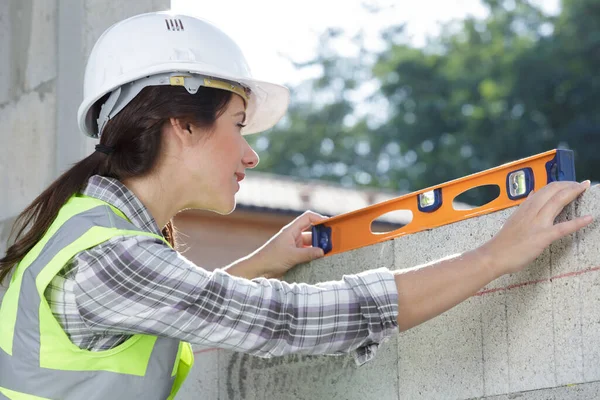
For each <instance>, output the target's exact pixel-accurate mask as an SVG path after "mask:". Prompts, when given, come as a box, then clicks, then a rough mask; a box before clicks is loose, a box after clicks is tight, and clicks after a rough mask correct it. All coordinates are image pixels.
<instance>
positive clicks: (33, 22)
mask: <svg viewBox="0 0 600 400" xmlns="http://www.w3.org/2000/svg"><path fill="white" fill-rule="evenodd" d="M32 3H33V5H32V12H31V16H30V21H28V22H29V24H28V26H29V27H30V29H31V30H30V35H29V43H28V47H27V69H26V71H25V91H26V92H27V91H30V90H33V89H34V88H36V87H38V86H39V85H40V84H42V83H43V82H47V81H49V80H51V79H54V78H56V65H57V47H56V26H57V22H56V7H57V5H56V0H33V2H32Z"/></svg>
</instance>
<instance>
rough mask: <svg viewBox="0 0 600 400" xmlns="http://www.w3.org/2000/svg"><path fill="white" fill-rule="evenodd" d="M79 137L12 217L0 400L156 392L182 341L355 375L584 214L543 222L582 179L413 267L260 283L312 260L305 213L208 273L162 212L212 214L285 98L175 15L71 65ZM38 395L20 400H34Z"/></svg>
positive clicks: (161, 391) (229, 201)
mask: <svg viewBox="0 0 600 400" xmlns="http://www.w3.org/2000/svg"><path fill="white" fill-rule="evenodd" d="M84 88H85V90H84V97H85V98H84V101H83V103H82V105H81V107H80V110H79V114H78V118H79V126H80V128H81V130H82V131H83V132H84V133H86V134H88V135H89V136H92V137H98V138H99V139H100V140H99V144H98V145H97V146H96V151H95V152H94V153H92V154H91V155H89V156H88V157H87V158H85V159H84V160H82V161H80V162H79V163H77V164H76V165H75V166H73V167H72V168H71V169H70V170H69V171H67V172H66V173H65V174H64V175H62V176H61V177H60V178H58V179H57V180H56V181H55V182H54V183H53V184H52V185H51V186H50V187H49V188H48V189H46V190H45V191H44V192H43V193H42V194H41V195H40V196H39V197H38V198H37V199H35V200H34V201H33V203H32V204H31V205H30V206H29V207H27V208H26V209H25V210H24V211H23V213H22V214H21V215H20V217H19V219H18V221H17V223H16V225H15V226H16V227H17V235H16V241H15V243H14V245H12V246H11V247H10V248H9V249H8V251H7V254H6V256H5V257H4V258H2V259H1V260H0V271H1V273H0V278H5V277H6V276H7V275H8V274H9V273H10V274H11V276H12V277H11V278H10V284H9V287H8V291H7V293H6V295H5V297H4V301H3V304H2V308H1V309H0V321H1V323H0V371H1V374H0V393H2V395H4V396H5V397H8V398H14V399H23V398H27V399H29V398H35V399H39V398H45V399H57V398H60V399H79V398H83V397H85V398H87V399H105V398H108V397H109V396H110V397H112V398H119V399H121V398H123V399H132V398H144V399H165V398H173V397H174V396H175V394H176V392H177V390H178V388H179V387H180V385H181V383H182V382H183V380H184V379H185V375H186V374H187V371H188V370H189V368H190V367H191V364H192V359H193V354H192V351H191V348H190V345H189V343H197V344H202V345H207V346H211V347H220V348H226V349H230V350H234V351H240V352H245V353H250V354H253V355H256V356H261V357H271V356H280V355H284V354H289V353H294V352H296V353H304V354H334V353H347V352H352V353H353V354H354V356H355V359H356V361H357V363H358V364H362V363H365V362H367V361H369V360H370V359H371V358H372V357H373V356H374V354H375V351H376V349H377V346H378V344H379V343H381V342H382V341H383V340H385V339H386V338H388V337H389V336H391V335H394V334H396V333H397V332H398V330H406V329H409V328H411V327H413V326H415V325H417V324H419V323H421V322H423V321H426V320H428V319H430V318H432V317H434V316H436V315H438V314H440V313H442V312H444V311H446V310H448V309H449V308H451V307H453V306H454V305H456V304H458V303H460V302H461V301H463V300H465V299H467V298H468V297H470V296H471V295H473V294H474V293H476V292H477V291H478V290H479V289H480V288H482V287H483V286H485V285H486V284H488V283H489V282H491V281H492V280H494V279H496V278H498V277H500V276H502V275H504V274H507V273H513V272H517V271H519V270H521V269H522V268H524V266H525V265H527V264H529V263H530V262H531V261H533V260H534V259H535V258H536V257H537V256H538V255H539V254H540V253H541V252H542V251H543V250H544V248H546V247H547V246H548V245H549V244H550V243H552V242H553V241H555V240H557V239H559V238H561V237H563V236H565V235H568V234H570V233H572V232H575V231H576V230H578V229H580V228H582V227H584V226H586V225H587V224H589V223H590V222H591V220H592V219H591V217H584V218H579V219H575V220H572V221H568V222H563V223H561V224H558V225H553V222H554V219H555V217H556V216H557V215H558V213H559V212H560V211H561V210H562V209H563V207H564V206H565V205H567V204H568V203H570V202H571V201H573V200H574V199H575V198H576V197H577V196H578V195H580V194H581V193H582V192H583V191H584V190H586V188H587V187H588V186H589V182H585V183H583V184H578V183H574V182H560V183H552V184H550V185H548V186H546V187H544V188H543V189H542V190H540V191H539V192H538V193H536V194H534V195H532V196H530V197H529V198H528V199H527V201H525V202H524V203H523V204H522V205H521V206H520V207H519V208H518V209H517V210H516V212H515V213H514V214H513V216H512V217H511V218H510V219H509V220H508V221H507V222H506V224H505V225H504V227H503V228H502V230H501V231H500V232H499V233H498V234H497V236H495V237H494V238H493V239H491V240H490V241H489V242H487V243H485V244H484V245H482V246H481V247H480V248H477V249H474V250H473V251H471V252H468V253H465V254H462V255H461V256H459V257H456V258H453V259H449V260H444V261H440V262H438V263H434V264H432V265H430V266H427V267H426V268H415V269H411V270H404V271H398V272H391V271H389V270H387V269H384V268H382V269H377V270H369V271H365V272H363V273H361V274H357V275H346V276H344V277H343V278H342V279H341V280H340V281H334V282H325V283H321V284H317V285H306V284H293V285H292V284H288V283H286V282H282V281H279V280H276V279H268V278H266V277H278V276H281V275H282V274H284V273H285V272H286V271H287V270H288V269H290V268H291V267H293V266H294V265H296V264H298V263H303V262H307V261H310V260H313V259H315V258H318V257H321V256H322V255H323V254H322V251H321V250H320V249H318V248H312V247H310V246H309V243H310V233H308V232H304V231H305V230H306V229H307V228H308V227H309V226H310V225H311V224H313V223H316V222H319V221H320V220H322V218H323V217H321V216H319V215H317V214H314V213H311V212H307V213H305V214H303V215H302V216H301V217H299V218H297V219H296V220H295V221H293V222H292V223H290V224H289V225H288V226H286V227H284V228H283V229H282V230H281V231H280V232H279V233H278V234H277V235H276V236H275V237H273V238H272V239H271V240H270V241H269V242H268V243H267V244H265V245H264V246H263V247H261V248H260V249H259V250H257V251H256V252H255V253H253V254H252V255H250V256H248V257H247V258H245V259H242V260H240V261H238V262H236V263H234V264H232V265H230V266H227V267H225V268H222V269H217V270H215V271H212V272H209V271H206V270H203V269H201V268H199V267H197V266H195V265H194V264H193V263H191V262H190V261H188V260H186V259H185V258H184V257H183V256H181V255H180V254H179V253H178V252H177V251H176V250H175V249H174V248H175V237H174V231H173V226H172V222H171V219H172V218H173V216H174V215H175V214H177V213H178V212H179V211H181V210H184V209H188V208H199V209H206V210H212V211H215V212H217V213H221V214H227V213H230V212H231V211H232V210H233V209H234V208H235V193H236V192H237V190H238V189H239V182H240V181H241V180H242V179H243V178H244V173H245V170H246V169H249V168H254V167H255V166H256V165H257V163H258V157H257V155H256V153H255V152H254V151H253V150H252V149H251V148H250V147H249V145H248V143H247V142H246V140H245V139H244V136H243V135H244V134H250V133H254V132H259V131H262V130H265V129H268V128H270V127H271V126H273V125H274V124H275V123H276V122H277V121H278V120H279V119H280V117H281V116H282V115H283V113H284V112H285V110H286V108H287V104H288V97H289V96H288V93H287V90H286V89H285V88H283V87H281V86H278V85H274V84H269V83H265V82H258V81H256V80H254V79H252V77H251V75H250V73H249V69H248V67H247V64H246V62H245V60H244V57H243V55H242V53H241V51H240V50H239V48H238V47H237V46H236V45H235V43H233V41H232V40H231V39H230V38H228V37H227V36H226V35H225V34H224V33H223V32H221V31H220V30H219V29H217V28H216V27H214V26H212V25H210V24H208V23H206V22H204V21H202V20H199V19H195V18H192V17H189V16H184V15H178V16H173V15H169V14H162V13H151V14H144V15H140V16H136V17H133V18H130V19H127V20H125V21H122V22H120V23H118V24H116V25H114V26H112V27H111V28H109V29H108V30H107V31H106V32H105V33H104V34H103V35H102V37H100V39H99V40H98V42H97V43H96V45H95V47H94V49H93V50H92V53H91V55H90V58H89V60H88V65H87V69H86V75H85V82H84ZM36 396H37V397H36Z"/></svg>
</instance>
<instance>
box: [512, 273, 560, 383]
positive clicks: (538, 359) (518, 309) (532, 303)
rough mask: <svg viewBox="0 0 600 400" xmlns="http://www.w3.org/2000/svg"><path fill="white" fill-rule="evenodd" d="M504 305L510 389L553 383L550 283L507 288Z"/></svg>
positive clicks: (553, 361) (553, 364)
mask: <svg viewBox="0 0 600 400" xmlns="http://www.w3.org/2000/svg"><path fill="white" fill-rule="evenodd" d="M507 308H508V358H509V388H510V391H511V392H520V391H525V390H534V389H540V388H547V387H553V386H555V385H556V379H555V375H554V371H555V360H554V328H553V319H552V288H551V285H550V284H549V283H541V284H536V285H528V286H523V287H519V288H515V289H512V290H510V291H509V292H508V293H507Z"/></svg>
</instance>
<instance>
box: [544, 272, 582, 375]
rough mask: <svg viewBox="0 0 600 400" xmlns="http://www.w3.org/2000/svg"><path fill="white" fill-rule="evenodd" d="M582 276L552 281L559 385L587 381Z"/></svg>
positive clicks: (556, 366)
mask: <svg viewBox="0 0 600 400" xmlns="http://www.w3.org/2000/svg"><path fill="white" fill-rule="evenodd" d="M580 279H582V278H581V277H579V276H575V277H570V278H564V279H556V280H554V281H553V282H552V308H553V323H554V363H555V375H556V384H557V385H567V384H572V383H580V382H585V379H584V375H583V343H582V339H583V338H582V330H581V329H582V327H581V296H580V289H581V287H580V286H581V285H580Z"/></svg>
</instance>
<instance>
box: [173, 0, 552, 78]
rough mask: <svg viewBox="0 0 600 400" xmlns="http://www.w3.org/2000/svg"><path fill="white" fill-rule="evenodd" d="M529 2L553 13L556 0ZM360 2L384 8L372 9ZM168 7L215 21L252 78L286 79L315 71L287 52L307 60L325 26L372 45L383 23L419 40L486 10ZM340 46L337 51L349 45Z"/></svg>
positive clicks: (224, 2)
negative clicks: (244, 60)
mask: <svg viewBox="0 0 600 400" xmlns="http://www.w3.org/2000/svg"><path fill="white" fill-rule="evenodd" d="M512 1H513V0H506V2H507V3H511V2H512ZM534 2H535V3H537V4H541V5H542V6H543V8H544V10H546V11H547V12H550V13H556V12H557V11H558V9H559V2H560V0H534ZM364 4H367V5H378V6H380V8H382V9H384V10H385V11H384V12H381V13H377V14H371V13H368V12H366V11H365V8H364V7H363V5H364ZM171 8H172V10H173V11H175V12H186V13H190V14H192V15H195V16H197V17H200V18H204V19H207V20H209V21H211V22H213V23H214V24H215V25H217V26H219V27H220V28H221V29H222V30H223V31H225V32H226V33H227V34H228V35H229V36H231V37H232V38H233V40H235V41H236V42H237V44H238V45H239V46H240V47H241V49H242V51H243V52H244V55H245V57H246V58H247V60H248V63H249V64H250V68H251V70H252V73H253V75H254V77H255V78H257V79H263V80H267V81H273V82H275V83H280V84H286V85H293V84H297V83H299V82H301V81H302V80H304V79H306V78H308V77H310V76H311V74H314V72H311V71H310V70H306V71H299V70H297V69H295V67H294V66H293V64H292V63H291V62H290V61H289V58H291V59H293V60H294V61H296V62H302V61H308V60H310V59H311V58H312V57H313V56H314V55H315V52H316V48H317V39H318V36H319V34H320V33H322V32H323V31H325V30H326V29H327V28H331V27H340V28H343V29H344V30H345V31H346V32H348V33H356V32H358V31H359V30H362V31H363V32H364V33H365V38H366V45H367V47H368V48H370V49H377V48H380V46H381V43H380V41H379V39H378V34H379V32H380V30H381V29H382V28H385V27H386V26H390V25H399V24H401V23H407V29H408V32H409V34H410V36H411V39H412V43H413V44H414V45H416V46H422V45H423V44H424V43H425V41H426V37H427V36H428V35H436V34H437V33H438V32H439V22H446V21H449V20H451V19H457V18H464V17H465V16H467V15H473V16H477V17H484V16H485V15H486V10H485V8H484V7H483V6H481V3H480V0H412V1H408V0H300V1H289V0H172V1H171ZM340 46H341V47H340V48H339V49H338V50H339V52H340V53H341V54H344V52H347V54H351V53H352V51H353V50H354V48H353V47H352V46H347V47H346V48H344V46H342V45H340Z"/></svg>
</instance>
